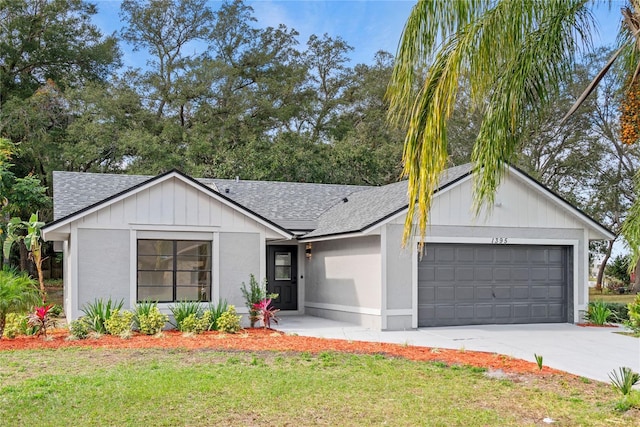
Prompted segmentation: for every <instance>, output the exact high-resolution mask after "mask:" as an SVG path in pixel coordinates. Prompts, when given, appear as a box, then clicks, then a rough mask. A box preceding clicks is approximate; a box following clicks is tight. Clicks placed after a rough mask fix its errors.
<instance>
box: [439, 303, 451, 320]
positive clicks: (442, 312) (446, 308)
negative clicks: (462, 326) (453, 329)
mask: <svg viewBox="0 0 640 427" xmlns="http://www.w3.org/2000/svg"><path fill="white" fill-rule="evenodd" d="M435 310H436V319H448V320H451V319H454V318H455V305H453V304H448V305H444V304H442V305H437V306H436V307H435Z"/></svg>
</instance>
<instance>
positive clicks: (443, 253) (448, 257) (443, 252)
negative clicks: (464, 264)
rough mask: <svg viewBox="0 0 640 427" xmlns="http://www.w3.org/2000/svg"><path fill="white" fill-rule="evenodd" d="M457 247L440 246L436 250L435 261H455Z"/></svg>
mask: <svg viewBox="0 0 640 427" xmlns="http://www.w3.org/2000/svg"><path fill="white" fill-rule="evenodd" d="M455 253H456V251H455V248H454V247H438V248H437V249H436V251H435V261H436V262H443V261H449V262H453V261H454V260H455Z"/></svg>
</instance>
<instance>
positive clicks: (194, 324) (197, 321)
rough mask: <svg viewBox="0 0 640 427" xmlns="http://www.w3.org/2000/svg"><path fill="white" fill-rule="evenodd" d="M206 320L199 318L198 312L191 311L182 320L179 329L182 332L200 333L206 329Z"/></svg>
mask: <svg viewBox="0 0 640 427" xmlns="http://www.w3.org/2000/svg"><path fill="white" fill-rule="evenodd" d="M204 326H205V324H204V322H202V321H201V318H198V316H197V315H196V313H191V314H189V315H188V316H187V317H185V318H184V319H182V321H181V322H180V326H179V328H178V330H179V331H180V332H185V333H192V334H199V333H200V332H202V331H203V330H204Z"/></svg>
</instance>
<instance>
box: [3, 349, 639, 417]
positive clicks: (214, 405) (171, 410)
mask: <svg viewBox="0 0 640 427" xmlns="http://www.w3.org/2000/svg"><path fill="white" fill-rule="evenodd" d="M616 399H617V396H615V395H614V394H613V393H612V391H611V388H610V387H608V386H606V385H604V384H601V383H596V382H592V383H584V382H582V381H580V380H579V379H577V378H569V377H537V376H518V377H509V376H507V377H503V378H499V379H491V378H487V377H486V376H485V374H484V372H482V369H478V368H467V367H459V366H453V367H447V366H445V365H443V364H442V363H424V362H413V361H407V360H404V359H393V358H386V357H383V356H380V355H368V356H365V355H352V354H339V353H333V352H325V353H320V354H318V355H317V356H312V355H310V354H308V353H302V354H298V353H275V352H221V351H215V350H197V351H192V350H180V349H172V350H171V349H170V350H161V349H145V350H124V349H118V350H115V349H80V348H73V349H59V350H41V351H8V352H1V353H0V420H2V425H6V426H13V425H29V424H37V425H39V426H47V425H51V426H54V425H56V426H59V425H65V426H82V425H118V426H125V425H132V426H133V425H158V426H163V425H166V426H169V425H214V424H219V425H270V426H271V425H274V426H278V425H305V426H307V425H343V426H344V425H358V426H360V425H396V426H397V425H401V426H402V425H404V426H414V425H435V426H440V425H441V426H451V425H465V426H475V425H496V426H498V425H499V426H505V425H518V426H520V425H535V424H539V423H540V422H541V420H542V419H543V418H545V417H550V418H553V419H554V420H557V421H558V422H559V423H561V424H562V425H615V424H616V423H619V424H620V425H634V422H636V421H637V420H634V418H633V416H637V415H638V413H637V411H636V410H634V409H632V410H631V411H629V412H627V413H620V412H617V411H616V410H615V409H614V408H615V404H616ZM636 425H637V424H636Z"/></svg>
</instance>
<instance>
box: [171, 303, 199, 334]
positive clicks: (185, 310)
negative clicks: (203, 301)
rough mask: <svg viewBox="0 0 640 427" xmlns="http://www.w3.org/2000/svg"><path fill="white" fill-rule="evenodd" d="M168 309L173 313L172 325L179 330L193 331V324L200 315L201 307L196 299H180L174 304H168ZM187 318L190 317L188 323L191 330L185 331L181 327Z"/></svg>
mask: <svg viewBox="0 0 640 427" xmlns="http://www.w3.org/2000/svg"><path fill="white" fill-rule="evenodd" d="M169 310H171V314H173V319H174V321H173V323H172V325H173V326H174V327H175V328H176V329H178V330H179V331H181V332H195V324H196V323H197V320H198V319H199V318H200V317H201V316H202V307H201V306H200V303H199V302H197V301H180V302H178V303H176V305H172V306H169ZM187 318H191V319H190V320H189V323H191V322H194V323H193V324H190V325H189V327H190V328H191V329H193V330H191V331H187V330H184V329H183V328H184V327H185V325H183V323H184V322H185V320H186V319H187Z"/></svg>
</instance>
